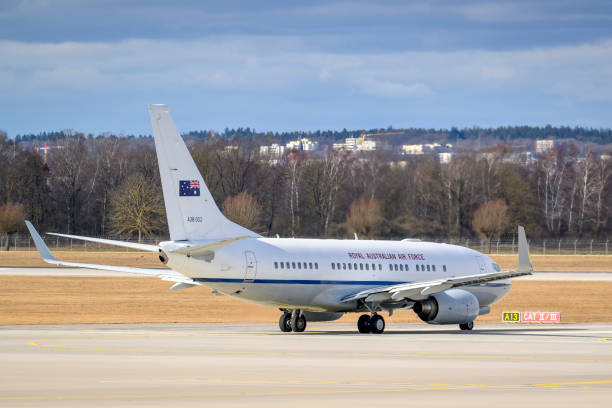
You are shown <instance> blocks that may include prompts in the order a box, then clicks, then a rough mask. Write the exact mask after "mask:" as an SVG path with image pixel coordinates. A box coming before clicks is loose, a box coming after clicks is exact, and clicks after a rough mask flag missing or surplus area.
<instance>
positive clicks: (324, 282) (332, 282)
mask: <svg viewBox="0 0 612 408" xmlns="http://www.w3.org/2000/svg"><path fill="white" fill-rule="evenodd" d="M192 279H193V280H194V281H196V282H222V283H270V284H287V285H374V286H387V285H398V284H400V283H410V282H394V281H345V280H339V281H335V280H308V279H227V278H192Z"/></svg>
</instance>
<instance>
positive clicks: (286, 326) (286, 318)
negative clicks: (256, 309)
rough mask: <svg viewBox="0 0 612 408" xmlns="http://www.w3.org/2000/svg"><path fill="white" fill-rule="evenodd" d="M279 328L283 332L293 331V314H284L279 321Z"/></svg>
mask: <svg viewBox="0 0 612 408" xmlns="http://www.w3.org/2000/svg"><path fill="white" fill-rule="evenodd" d="M278 327H279V328H280V329H281V331H282V332H285V333H286V332H290V331H291V313H283V314H282V315H281V317H280V319H278Z"/></svg>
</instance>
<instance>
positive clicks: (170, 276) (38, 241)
mask: <svg viewBox="0 0 612 408" xmlns="http://www.w3.org/2000/svg"><path fill="white" fill-rule="evenodd" d="M26 226H27V227H28V230H29V231H30V234H31V235H32V239H33V240H34V245H36V249H38V253H39V254H40V257H41V258H42V260H43V261H45V262H47V263H50V264H54V265H60V266H73V267H78V268H87V269H98V270H104V271H114V272H126V273H134V274H138V275H146V276H155V277H157V278H160V279H162V280H165V281H170V282H175V283H176V284H175V285H174V286H172V289H183V288H187V287H191V286H200V283H199V282H196V281H194V280H193V279H191V278H189V277H188V276H185V275H183V274H181V273H178V272H176V271H173V270H172V269H161V268H160V269H154V268H132V267H129V266H112V265H95V264H86V263H78V262H64V261H60V260H59V259H57V258H56V257H55V256H53V254H52V253H51V251H50V250H49V248H48V247H47V245H46V244H45V242H44V241H43V239H42V238H41V237H40V235H39V234H38V232H37V231H36V229H35V228H34V226H33V225H32V223H30V222H29V221H26ZM156 251H157V250H156Z"/></svg>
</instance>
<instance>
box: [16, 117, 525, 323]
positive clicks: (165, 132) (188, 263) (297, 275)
mask: <svg viewBox="0 0 612 408" xmlns="http://www.w3.org/2000/svg"><path fill="white" fill-rule="evenodd" d="M149 113H150V116H151V122H152V125H153V134H154V140H155V150H156V153H157V159H158V164H159V171H160V175H161V183H162V190H163V196H164V202H165V207H166V214H167V219H168V228H169V232H170V240H169V241H164V242H160V243H159V244H158V245H148V244H140V243H133V242H124V241H115V240H108V239H100V238H91V237H83V236H75V235H68V234H58V233H50V234H51V235H55V236H60V237H67V238H73V239H79V240H84V241H91V242H98V243H102V244H110V245H117V246H121V247H128V248H135V249H139V250H142V251H150V252H156V253H157V254H158V256H159V259H160V261H161V262H162V263H163V264H164V265H166V266H167V269H162V268H159V269H147V268H133V267H123V266H108V265H93V264H83V263H76V262H64V261H61V260H58V259H56V258H55V257H54V256H53V254H52V253H51V252H50V251H49V248H48V247H47V246H46V245H45V242H44V241H43V239H42V238H41V237H40V235H39V234H38V232H37V231H36V229H35V228H34V226H33V225H32V224H31V223H30V222H29V221H26V225H27V227H28V229H29V231H30V233H31V235H32V238H33V240H34V243H35V245H36V248H37V249H38V251H39V253H40V256H41V258H42V259H43V260H44V261H45V262H48V263H51V264H55V265H60V266H73V267H80V268H90V269H99V270H107V271H120V272H128V273H134V274H141V275H148V276H156V277H158V278H161V279H163V280H166V281H170V282H174V285H173V286H172V287H171V288H170V289H172V290H178V289H187V288H193V287H195V286H205V287H208V288H210V289H212V290H213V291H214V292H215V293H216V294H224V295H228V296H232V297H234V298H236V299H240V300H244V301H248V302H254V303H258V304H262V305H267V306H272V307H276V308H278V309H279V310H280V311H281V312H282V314H281V316H280V319H279V328H280V330H281V331H282V332H303V331H304V330H305V329H306V324H307V322H308V321H310V322H313V321H334V320H337V319H339V318H340V317H341V316H343V315H344V314H345V313H362V315H361V316H360V317H359V319H358V322H357V329H358V331H359V332H360V333H383V331H384V330H385V320H384V318H383V316H382V315H381V313H383V312H387V313H388V314H389V316H391V315H392V314H393V312H394V311H395V310H401V309H403V310H409V309H412V310H413V311H414V312H415V313H416V314H417V316H418V317H419V318H420V319H421V320H423V321H424V322H426V323H429V324H440V325H442V324H445V325H446V324H458V325H459V328H460V329H461V330H472V328H473V327H474V320H475V319H476V318H477V317H478V316H479V315H483V314H486V313H489V312H490V307H491V305H493V304H494V303H495V302H497V301H499V300H500V299H501V298H503V297H504V296H505V295H507V294H508V292H509V291H510V288H511V286H512V285H511V283H510V281H509V279H510V278H514V277H517V276H523V275H530V274H531V273H532V271H533V267H532V265H531V262H530V260H529V248H528V243H527V238H526V236H525V230H524V228H523V227H521V226H519V227H518V268H517V269H516V270H512V271H502V270H501V269H500V267H499V266H498V265H497V264H496V263H495V262H494V261H493V260H492V259H490V258H489V257H487V256H485V255H484V254H482V253H480V252H477V251H474V250H472V249H469V248H464V247H461V246H456V245H448V244H443V243H432V242H422V241H420V240H414V239H404V240H401V241H383V240H380V241H372V240H352V239H351V240H349V239H344V240H343V239H299V238H279V237H276V238H268V237H263V236H261V235H259V234H257V233H255V232H253V231H250V230H248V229H246V228H244V227H242V226H240V225H237V224H236V223H234V222H232V221H230V220H229V219H227V218H226V217H225V216H224V215H223V213H222V212H221V211H220V210H219V208H218V207H217V205H216V204H215V201H214V199H213V197H212V195H211V194H210V191H209V190H208V188H207V187H206V184H205V182H204V179H203V178H202V175H201V174H200V172H199V171H198V168H197V167H196V164H195V163H194V161H193V159H192V157H191V155H190V153H189V151H188V150H187V147H186V145H185V143H184V141H183V139H182V137H181V136H180V134H179V132H178V130H177V128H176V127H175V125H174V122H173V121H172V118H171V116H170V108H169V107H168V106H166V105H149Z"/></svg>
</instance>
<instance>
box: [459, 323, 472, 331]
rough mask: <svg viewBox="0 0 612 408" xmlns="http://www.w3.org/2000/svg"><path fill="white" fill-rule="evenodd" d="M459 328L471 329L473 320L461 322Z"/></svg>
mask: <svg viewBox="0 0 612 408" xmlns="http://www.w3.org/2000/svg"><path fill="white" fill-rule="evenodd" d="M459 328H460V329H461V330H472V329H473V328H474V322H468V323H461V324H460V325H459Z"/></svg>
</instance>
